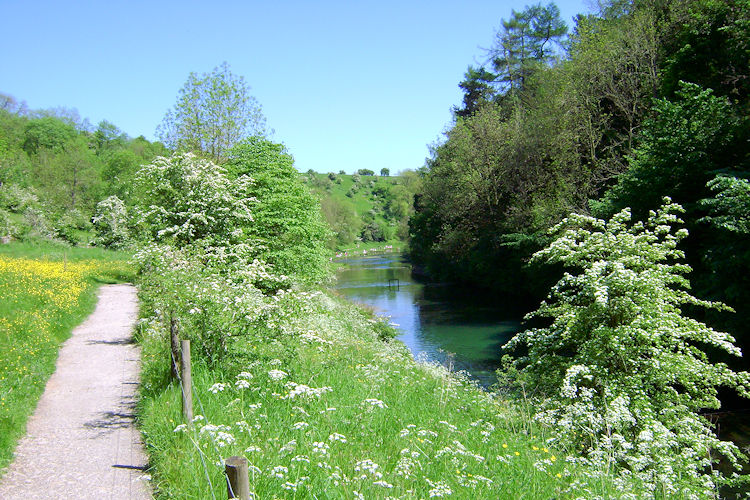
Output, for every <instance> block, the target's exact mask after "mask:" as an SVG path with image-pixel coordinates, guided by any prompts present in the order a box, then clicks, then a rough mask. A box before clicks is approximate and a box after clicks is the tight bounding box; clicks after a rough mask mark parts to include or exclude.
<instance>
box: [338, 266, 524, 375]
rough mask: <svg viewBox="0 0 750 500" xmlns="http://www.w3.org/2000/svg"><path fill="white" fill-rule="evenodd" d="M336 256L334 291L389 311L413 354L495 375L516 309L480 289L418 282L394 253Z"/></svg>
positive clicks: (514, 324)
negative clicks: (338, 268)
mask: <svg viewBox="0 0 750 500" xmlns="http://www.w3.org/2000/svg"><path fill="white" fill-rule="evenodd" d="M337 262H338V263H339V264H340V265H341V269H340V271H339V273H338V281H337V285H336V289H337V290H338V292H339V293H340V294H341V295H343V296H345V297H347V298H349V299H351V300H354V301H355V302H360V303H364V304H367V305H369V306H372V307H373V308H375V310H376V311H377V312H378V313H379V314H381V315H384V316H390V317H391V320H392V321H393V322H394V323H396V324H398V328H399V330H400V331H401V334H400V335H399V337H398V338H399V340H401V341H402V342H404V343H405V344H406V345H407V346H408V347H409V349H410V350H411V351H412V353H413V354H414V355H415V356H416V355H418V354H419V353H422V352H424V353H426V355H427V356H428V358H429V359H432V360H437V361H440V362H441V363H447V362H450V359H449V358H451V359H452V360H453V364H454V367H455V369H456V370H468V371H469V372H470V373H471V374H472V375H474V376H475V377H476V378H477V379H479V380H480V382H481V383H482V384H484V385H489V384H492V383H493V382H494V381H495V378H494V370H495V369H496V368H497V367H498V366H499V361H500V359H499V357H500V347H501V346H502V345H503V344H504V343H505V342H507V341H508V340H509V339H510V338H511V337H512V336H513V335H514V334H515V333H516V332H517V331H518V329H519V327H520V315H521V313H519V312H518V311H512V308H510V307H506V305H505V304H503V303H501V301H499V300H498V299H494V298H491V297H488V296H487V295H486V294H484V293H483V292H478V291H475V290H471V289H465V288H462V289H457V288H455V287H452V286H448V285H441V284H432V283H430V284H424V283H420V282H418V281H416V280H415V279H414V278H412V276H411V267H410V265H409V264H408V263H406V262H404V261H403V259H402V258H401V255H400V254H398V253H390V254H378V255H368V256H357V257H350V258H345V259H339V260H338V261H337Z"/></svg>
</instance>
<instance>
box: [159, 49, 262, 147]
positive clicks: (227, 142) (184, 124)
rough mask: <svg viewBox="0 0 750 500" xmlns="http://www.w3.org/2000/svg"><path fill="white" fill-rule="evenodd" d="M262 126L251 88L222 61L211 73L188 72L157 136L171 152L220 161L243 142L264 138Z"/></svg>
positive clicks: (259, 109)
mask: <svg viewBox="0 0 750 500" xmlns="http://www.w3.org/2000/svg"><path fill="white" fill-rule="evenodd" d="M265 123H266V119H265V117H264V116H263V113H262V112H261V107H260V105H259V104H258V102H257V100H256V99H255V98H254V97H253V96H252V95H250V87H249V86H248V85H247V84H246V83H245V80H244V78H243V77H241V76H239V77H238V76H235V75H234V74H233V73H232V72H231V71H230V70H229V65H228V64H227V63H226V62H225V63H223V64H222V65H221V66H219V67H218V68H214V70H213V71H212V72H211V73H203V74H202V75H197V74H196V73H190V75H189V76H188V79H187V82H185V85H183V87H182V89H180V92H179V93H178V96H177V103H176V104H175V106H174V108H173V109H172V110H170V111H168V112H167V114H166V116H165V117H164V120H163V121H162V123H161V125H160V126H159V128H158V129H157V131H156V134H157V136H158V137H159V138H160V139H161V140H162V141H163V142H164V144H166V145H167V147H169V148H171V149H174V150H180V151H192V152H194V153H200V154H204V155H207V156H208V157H210V158H212V159H214V160H223V159H224V158H225V157H226V155H227V153H228V152H229V150H230V149H231V148H232V147H233V146H234V145H235V144H237V143H238V142H240V141H241V140H242V139H245V138H247V137H250V136H254V135H259V136H263V135H265V134H266V129H265Z"/></svg>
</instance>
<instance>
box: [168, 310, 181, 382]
mask: <svg viewBox="0 0 750 500" xmlns="http://www.w3.org/2000/svg"><path fill="white" fill-rule="evenodd" d="M169 343H170V345H171V347H172V369H171V373H172V379H174V380H177V379H178V378H180V374H179V372H178V368H177V365H178V363H179V362H180V331H179V327H178V326H177V319H176V318H175V317H174V316H172V315H171V314H170V316H169Z"/></svg>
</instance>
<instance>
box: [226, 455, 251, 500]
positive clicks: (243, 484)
mask: <svg viewBox="0 0 750 500" xmlns="http://www.w3.org/2000/svg"><path fill="white" fill-rule="evenodd" d="M247 466H248V464H247V458H245V457H237V456H234V457H229V458H227V459H226V460H225V461H224V470H225V471H226V474H227V495H228V498H239V500H250V477H249V475H248V472H247V468H248V467H247Z"/></svg>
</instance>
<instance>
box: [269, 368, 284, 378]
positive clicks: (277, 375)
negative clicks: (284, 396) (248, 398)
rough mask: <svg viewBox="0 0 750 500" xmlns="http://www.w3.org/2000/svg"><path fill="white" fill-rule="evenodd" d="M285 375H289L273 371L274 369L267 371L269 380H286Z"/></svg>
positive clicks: (280, 371)
mask: <svg viewBox="0 0 750 500" xmlns="http://www.w3.org/2000/svg"><path fill="white" fill-rule="evenodd" d="M287 375H289V374H288V373H287V372H285V371H283V370H275V369H274V370H269V372H268V378H270V379H271V380H282V379H284V378H286V377H287Z"/></svg>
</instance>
